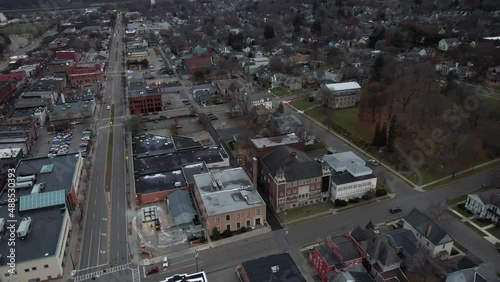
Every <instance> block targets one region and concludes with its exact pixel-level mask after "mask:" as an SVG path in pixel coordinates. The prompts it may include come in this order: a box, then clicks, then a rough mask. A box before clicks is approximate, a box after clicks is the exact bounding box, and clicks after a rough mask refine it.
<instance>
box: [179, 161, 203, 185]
mask: <svg viewBox="0 0 500 282" xmlns="http://www.w3.org/2000/svg"><path fill="white" fill-rule="evenodd" d="M182 171H183V172H184V176H185V177H186V181H187V183H193V182H194V176H195V175H197V174H202V173H207V172H208V171H209V170H208V168H207V165H206V164H205V163H204V162H200V163H194V164H188V165H184V166H182Z"/></svg>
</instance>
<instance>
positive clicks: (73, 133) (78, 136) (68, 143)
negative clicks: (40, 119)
mask: <svg viewBox="0 0 500 282" xmlns="http://www.w3.org/2000/svg"><path fill="white" fill-rule="evenodd" d="M84 129H85V126H84V125H82V124H76V125H73V128H72V129H69V130H66V131H64V132H58V133H52V132H47V128H46V127H42V128H37V134H38V140H37V141H36V142H35V144H34V145H33V148H32V150H31V156H32V157H47V156H56V155H61V154H67V153H75V152H78V151H80V152H82V154H85V153H86V150H84V149H86V148H87V147H88V144H89V143H90V142H91V138H92V137H91V135H90V133H88V131H87V133H84ZM82 138H83V140H82ZM84 144H86V145H87V146H83V145H84ZM80 145H82V146H80Z"/></svg>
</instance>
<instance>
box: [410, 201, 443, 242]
mask: <svg viewBox="0 0 500 282" xmlns="http://www.w3.org/2000/svg"><path fill="white" fill-rule="evenodd" d="M404 221H406V222H407V223H408V224H410V225H411V226H412V227H413V228H415V230H417V231H418V233H420V234H421V235H422V236H423V237H425V238H427V240H429V241H430V242H431V243H432V244H434V245H435V246H439V245H442V244H446V243H448V242H452V241H453V238H452V237H451V236H450V235H449V234H448V233H446V231H444V230H443V229H442V228H441V226H439V225H438V224H437V223H436V222H434V221H433V220H431V219H430V218H429V217H428V216H427V215H425V214H423V213H422V212H421V211H419V210H418V209H416V208H414V209H413V210H411V212H410V214H408V215H407V216H406V217H405V218H404Z"/></svg>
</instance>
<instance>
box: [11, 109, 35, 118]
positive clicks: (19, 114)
mask: <svg viewBox="0 0 500 282" xmlns="http://www.w3.org/2000/svg"><path fill="white" fill-rule="evenodd" d="M36 108H38V107H33V108H23V109H18V110H15V111H14V112H13V113H12V114H11V115H10V117H11V118H24V117H31V116H32V115H33V113H34V112H35V109H36Z"/></svg>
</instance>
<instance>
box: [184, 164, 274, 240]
mask: <svg viewBox="0 0 500 282" xmlns="http://www.w3.org/2000/svg"><path fill="white" fill-rule="evenodd" d="M194 193H195V198H196V202H197V204H198V207H199V209H200V213H201V216H202V220H203V222H204V226H205V228H206V229H207V231H208V233H209V234H210V235H212V232H213V229H214V228H216V229H218V230H219V232H221V233H222V232H223V231H225V230H230V231H236V230H238V229H240V228H241V227H246V228H255V227H259V226H263V225H265V224H267V222H266V204H265V202H264V200H263V199H262V197H261V196H260V195H259V193H258V192H257V189H255V187H254V186H253V184H252V182H251V181H250V179H249V178H248V175H247V174H246V173H245V171H244V170H243V169H242V168H241V167H238V168H230V169H226V170H221V171H212V172H209V173H203V174H198V175H195V176H194Z"/></svg>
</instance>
